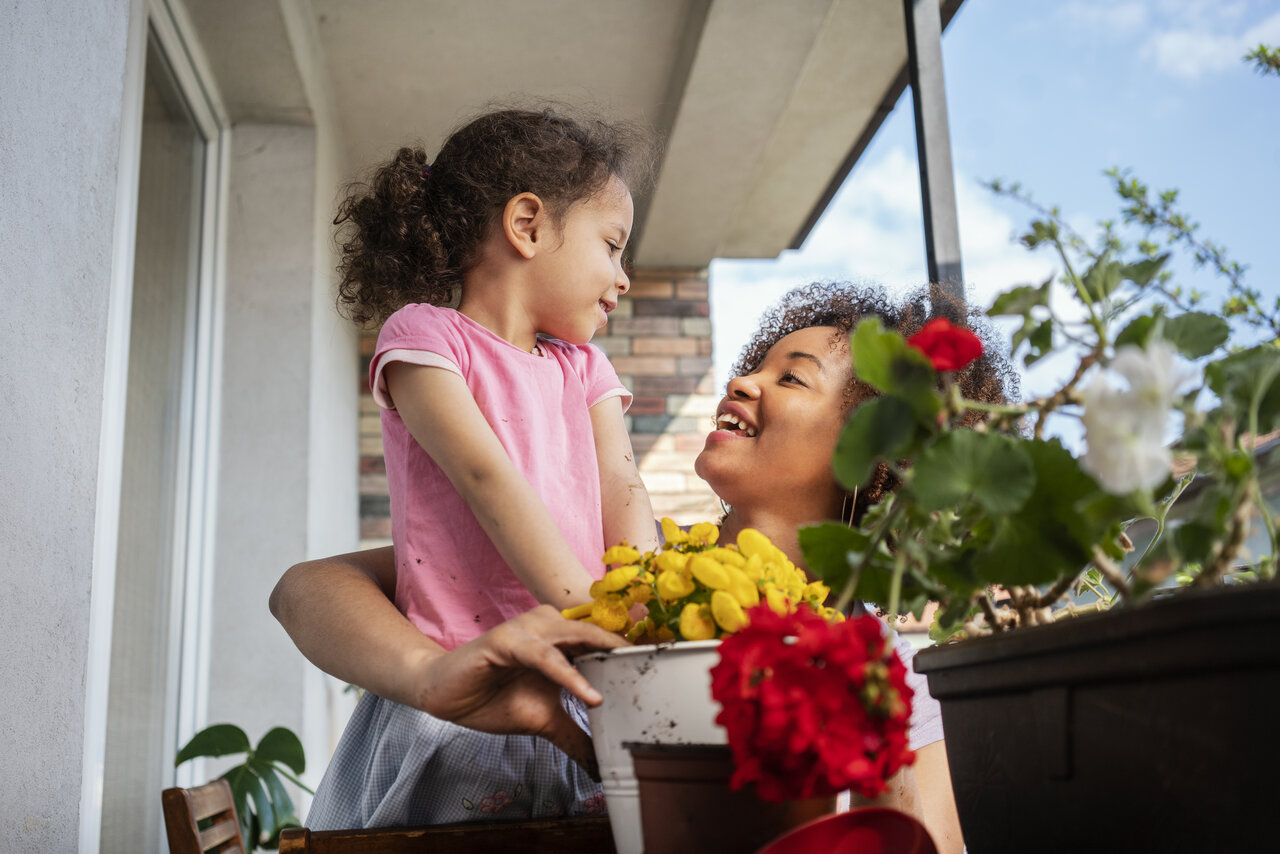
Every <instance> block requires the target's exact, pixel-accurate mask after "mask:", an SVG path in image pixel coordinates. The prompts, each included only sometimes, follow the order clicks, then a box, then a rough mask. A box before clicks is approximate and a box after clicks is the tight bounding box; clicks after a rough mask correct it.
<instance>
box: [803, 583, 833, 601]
mask: <svg viewBox="0 0 1280 854" xmlns="http://www.w3.org/2000/svg"><path fill="white" fill-rule="evenodd" d="M829 593H831V588H830V587H828V586H827V585H825V584H823V583H822V582H821V581H811V582H809V583H808V584H807V585H805V588H804V600H805V601H806V602H808V603H810V604H811V605H815V606H816V605H821V604H822V603H823V602H825V601H827V595H828V594H829Z"/></svg>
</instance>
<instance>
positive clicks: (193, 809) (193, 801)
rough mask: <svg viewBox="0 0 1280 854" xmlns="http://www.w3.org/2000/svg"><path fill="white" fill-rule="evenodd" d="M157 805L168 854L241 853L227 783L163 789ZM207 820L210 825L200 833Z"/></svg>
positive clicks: (242, 849)
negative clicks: (161, 812) (162, 810)
mask: <svg viewBox="0 0 1280 854" xmlns="http://www.w3.org/2000/svg"><path fill="white" fill-rule="evenodd" d="M160 802H161V803H162V804H163V805H164V826H165V829H166V830H168V832H169V851H170V854H206V852H211V851H216V852H218V854H244V839H242V838H241V836H240V822H239V820H238V819H237V817H236V804H235V801H234V800H232V798H231V786H229V785H228V784H227V781H226V780H214V781H213V782H212V783H206V784H205V785H203V786H199V787H197V788H194V789H178V788H173V789H165V790H164V792H162V793H161V795H160ZM206 819H209V820H210V824H209V826H208V827H206V828H205V829H204V830H201V829H200V822H202V821H204V820H206Z"/></svg>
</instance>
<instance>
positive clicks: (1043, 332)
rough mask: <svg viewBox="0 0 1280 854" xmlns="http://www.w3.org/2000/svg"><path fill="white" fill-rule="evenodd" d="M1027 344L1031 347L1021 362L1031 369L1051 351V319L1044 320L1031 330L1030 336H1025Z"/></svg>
mask: <svg viewBox="0 0 1280 854" xmlns="http://www.w3.org/2000/svg"><path fill="white" fill-rule="evenodd" d="M1027 343H1028V344H1030V345H1031V347H1030V350H1029V351H1028V352H1027V355H1026V356H1025V357H1024V358H1023V362H1025V363H1026V365H1027V367H1031V366H1032V365H1034V364H1035V363H1036V362H1038V361H1040V360H1041V359H1043V358H1044V357H1045V356H1047V355H1049V353H1050V352H1051V351H1052V350H1053V318H1052V317H1047V318H1045V319H1044V321H1043V322H1041V323H1040V325H1039V326H1037V327H1036V328H1035V329H1033V330H1031V334H1030V335H1028V336H1027Z"/></svg>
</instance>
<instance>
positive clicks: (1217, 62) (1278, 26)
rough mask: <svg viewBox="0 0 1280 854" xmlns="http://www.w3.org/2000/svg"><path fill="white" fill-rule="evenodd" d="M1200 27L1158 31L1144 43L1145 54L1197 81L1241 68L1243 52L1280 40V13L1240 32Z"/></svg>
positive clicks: (1162, 66) (1166, 68)
mask: <svg viewBox="0 0 1280 854" xmlns="http://www.w3.org/2000/svg"><path fill="white" fill-rule="evenodd" d="M1219 11H1221V10H1219ZM1194 17H1195V18H1197V19H1199V18H1200V13H1199V12H1198V11H1197V12H1195V13H1194ZM1201 26H1203V25H1201ZM1201 26H1191V27H1183V28H1178V29H1171V30H1165V31H1163V32H1157V33H1156V34H1155V35H1153V36H1152V37H1151V38H1150V39H1148V40H1147V43H1146V44H1145V45H1144V46H1143V49H1142V55H1143V56H1144V57H1146V58H1148V59H1150V60H1152V61H1153V62H1154V63H1155V66H1156V68H1158V69H1160V70H1161V71H1163V72H1164V73H1166V74H1169V75H1171V76H1173V77H1177V78H1180V79H1183V80H1195V79H1197V78H1199V77H1202V76H1204V75H1205V74H1209V73H1212V72H1216V71H1223V70H1225V69H1228V68H1235V67H1239V66H1240V65H1241V64H1242V58H1243V57H1244V55H1245V54H1246V53H1248V52H1249V51H1250V50H1252V49H1253V48H1255V47H1257V46H1258V45H1259V44H1260V43H1268V44H1274V43H1276V42H1278V41H1280V12H1276V13H1274V14H1272V15H1271V16H1270V17H1269V18H1266V19H1264V20H1263V21H1261V22H1259V23H1258V24H1255V25H1254V26H1252V27H1249V28H1248V29H1246V30H1245V31H1244V32H1242V33H1239V34H1225V33H1221V32H1216V33H1215V32H1210V31H1208V30H1206V29H1202V28H1201Z"/></svg>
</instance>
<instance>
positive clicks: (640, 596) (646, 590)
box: [630, 576, 653, 605]
mask: <svg viewBox="0 0 1280 854" xmlns="http://www.w3.org/2000/svg"><path fill="white" fill-rule="evenodd" d="M652 578H653V577H652V576H650V581H652ZM630 596H631V601H632V603H634V604H636V605H647V604H649V600H650V599H652V598H653V587H652V586H651V585H650V584H649V583H648V582H646V583H645V584H637V585H636V586H635V587H632V588H631V593H630Z"/></svg>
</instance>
